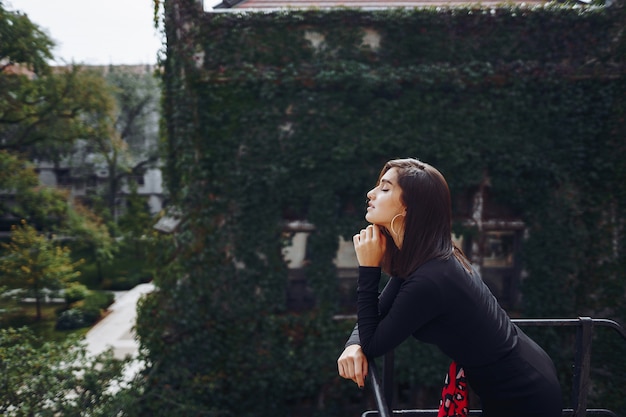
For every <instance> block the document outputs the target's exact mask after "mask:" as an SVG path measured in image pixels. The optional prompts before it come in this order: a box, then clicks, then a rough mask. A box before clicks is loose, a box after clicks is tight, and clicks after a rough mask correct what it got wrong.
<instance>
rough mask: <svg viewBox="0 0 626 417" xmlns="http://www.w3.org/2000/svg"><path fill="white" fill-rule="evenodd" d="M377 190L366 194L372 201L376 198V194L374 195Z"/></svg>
mask: <svg viewBox="0 0 626 417" xmlns="http://www.w3.org/2000/svg"><path fill="white" fill-rule="evenodd" d="M375 189H376V188H372V189H371V190H369V191H368V192H367V194H366V196H367V198H368V199H370V200H373V199H374V198H375V197H376V193H374V190H375Z"/></svg>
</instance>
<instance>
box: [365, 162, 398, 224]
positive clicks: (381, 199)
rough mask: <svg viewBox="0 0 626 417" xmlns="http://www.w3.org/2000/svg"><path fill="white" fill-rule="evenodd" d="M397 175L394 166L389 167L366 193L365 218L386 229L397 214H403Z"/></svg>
mask: <svg viewBox="0 0 626 417" xmlns="http://www.w3.org/2000/svg"><path fill="white" fill-rule="evenodd" d="M397 177H398V173H397V170H396V168H391V169H389V171H387V172H386V173H385V174H384V175H383V176H382V178H381V179H380V182H379V183H378V185H377V186H376V187H375V188H373V189H372V190H370V191H369V192H368V193H367V198H368V199H369V204H368V206H367V214H366V215H365V220H367V221H368V222H370V223H372V224H377V225H379V226H383V227H385V228H387V229H388V230H390V228H391V227H390V226H391V220H392V219H393V218H394V217H395V216H396V215H397V214H405V207H404V204H402V199H401V198H400V197H401V195H402V189H401V188H400V186H399V185H398V182H397ZM396 222H397V220H396ZM396 224H397V223H396Z"/></svg>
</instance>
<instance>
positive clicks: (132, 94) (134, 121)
mask: <svg viewBox="0 0 626 417" xmlns="http://www.w3.org/2000/svg"><path fill="white" fill-rule="evenodd" d="M104 77H105V78H106V81H107V83H108V86H109V88H110V92H111V94H112V97H114V98H115V102H116V106H115V107H114V108H112V109H111V111H110V112H109V113H108V115H107V116H106V117H102V118H100V119H98V120H94V123H93V126H94V127H95V126H99V128H95V129H94V132H93V133H94V134H93V135H90V136H89V137H88V138H87V139H88V142H89V145H88V146H89V149H90V150H92V151H93V152H95V153H96V155H97V158H96V159H95V160H93V165H100V166H101V167H104V168H106V171H107V183H106V187H105V188H104V190H102V194H101V196H102V197H103V199H104V203H105V204H104V206H105V208H106V210H107V211H108V214H109V215H110V216H111V219H112V220H113V221H115V222H116V220H117V216H116V210H117V207H118V196H119V194H120V192H121V191H122V188H123V186H124V185H125V184H126V185H129V186H130V184H131V183H132V182H134V181H135V179H134V178H135V177H139V176H142V175H143V173H144V171H145V170H146V169H148V168H150V167H153V166H155V165H156V163H157V161H158V157H159V154H158V104H159V86H158V83H157V80H156V79H155V77H154V76H153V75H152V74H151V73H150V72H142V71H135V70H134V69H124V68H122V69H117V68H109V69H108V70H107V72H106V73H105V74H104ZM91 170H93V167H92V168H91Z"/></svg>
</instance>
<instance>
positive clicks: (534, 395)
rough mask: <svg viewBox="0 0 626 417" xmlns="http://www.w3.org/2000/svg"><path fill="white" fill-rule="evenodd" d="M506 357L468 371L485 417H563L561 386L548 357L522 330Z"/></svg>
mask: <svg viewBox="0 0 626 417" xmlns="http://www.w3.org/2000/svg"><path fill="white" fill-rule="evenodd" d="M516 330H517V333H518V342H517V344H516V346H515V348H514V349H513V350H512V351H511V352H510V353H509V354H507V355H506V356H505V357H503V358H501V359H499V360H498V361H496V362H494V363H492V364H489V365H487V366H483V367H476V368H468V367H465V372H466V375H467V379H468V383H469V385H470V387H471V388H472V390H473V391H474V392H475V393H476V394H477V395H478V396H479V397H480V400H481V407H482V410H483V413H482V415H483V417H505V416H506V417H560V416H561V413H562V409H563V401H562V394H561V386H560V384H559V381H558V378H557V375H556V369H555V367H554V363H553V362H552V359H550V357H549V356H548V354H547V353H546V352H545V351H544V350H543V349H542V348H541V347H540V346H539V345H538V344H537V343H535V342H534V341H533V340H532V339H531V338H529V337H528V336H527V335H526V334H525V333H524V332H522V331H521V330H520V329H519V328H516ZM472 408H474V407H472Z"/></svg>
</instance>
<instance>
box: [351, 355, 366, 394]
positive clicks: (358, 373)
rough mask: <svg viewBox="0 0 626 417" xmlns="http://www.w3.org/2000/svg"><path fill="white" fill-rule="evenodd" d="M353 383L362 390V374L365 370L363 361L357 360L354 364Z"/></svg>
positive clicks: (363, 378)
mask: <svg viewBox="0 0 626 417" xmlns="http://www.w3.org/2000/svg"><path fill="white" fill-rule="evenodd" d="M354 367H355V370H354V376H355V378H354V382H356V384H357V385H358V386H359V388H363V387H364V386H365V375H364V374H363V369H364V368H365V369H367V365H365V366H364V361H362V360H360V358H359V360H357V361H356V363H355V364H354Z"/></svg>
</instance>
